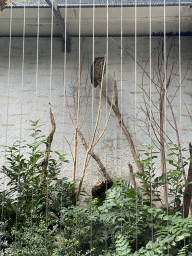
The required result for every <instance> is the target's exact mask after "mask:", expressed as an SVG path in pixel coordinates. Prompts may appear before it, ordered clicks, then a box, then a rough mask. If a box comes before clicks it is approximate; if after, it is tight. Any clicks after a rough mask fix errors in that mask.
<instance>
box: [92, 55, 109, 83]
mask: <svg viewBox="0 0 192 256" xmlns="http://www.w3.org/2000/svg"><path fill="white" fill-rule="evenodd" d="M103 65H104V57H97V58H95V61H94V63H93V64H92V65H91V83H92V84H93V85H94V87H97V86H98V81H101V79H102V72H103ZM93 66H94V72H93ZM105 72H106V67H105V70H104V74H105ZM93 73H94V74H93ZM93 75H94V77H93Z"/></svg>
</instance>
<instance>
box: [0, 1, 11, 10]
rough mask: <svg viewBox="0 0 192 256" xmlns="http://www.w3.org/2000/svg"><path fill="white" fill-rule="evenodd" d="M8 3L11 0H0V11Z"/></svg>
mask: <svg viewBox="0 0 192 256" xmlns="http://www.w3.org/2000/svg"><path fill="white" fill-rule="evenodd" d="M10 3H11V0H0V12H2V11H3V9H5V7H6V6H7V5H9V4H10Z"/></svg>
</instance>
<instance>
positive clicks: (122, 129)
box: [121, 0, 123, 235]
mask: <svg viewBox="0 0 192 256" xmlns="http://www.w3.org/2000/svg"><path fill="white" fill-rule="evenodd" d="M121 116H123V0H121ZM121 123H122V122H121ZM122 149H123V129H122V125H121V180H122ZM121 198H123V197H122V181H121ZM122 215H123V204H121V235H122V225H123V224H122Z"/></svg>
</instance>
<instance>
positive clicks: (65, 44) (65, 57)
mask: <svg viewBox="0 0 192 256" xmlns="http://www.w3.org/2000/svg"><path fill="white" fill-rule="evenodd" d="M66 64H67V0H66V1H65V40H64V63H63V96H64V97H63V154H65V143H64V141H65V136H64V134H65V133H64V132H65V91H66ZM62 166H63V168H62V172H61V180H63V173H64V162H63V163H62ZM60 200H61V211H62V207H63V194H62V190H61V199H60ZM61 219H62V216H61V217H60V231H61V230H62V225H61V223H62V222H61ZM60 253H62V248H61V251H60Z"/></svg>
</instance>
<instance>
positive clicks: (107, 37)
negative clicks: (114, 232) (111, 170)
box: [105, 0, 109, 250]
mask: <svg viewBox="0 0 192 256" xmlns="http://www.w3.org/2000/svg"><path fill="white" fill-rule="evenodd" d="M108 52H109V0H107V31H106V56H105V61H106V96H108V75H109V69H108ZM105 119H106V121H107V101H106V102H105ZM105 141H106V144H107V133H105ZM105 163H106V169H107V147H106V148H105ZM106 191H107V176H106ZM105 227H106V229H107V225H106V226H105ZM106 233H107V232H106ZM105 250H107V237H106V239H105Z"/></svg>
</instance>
